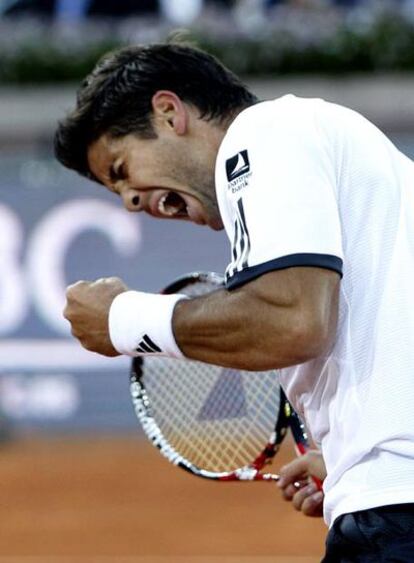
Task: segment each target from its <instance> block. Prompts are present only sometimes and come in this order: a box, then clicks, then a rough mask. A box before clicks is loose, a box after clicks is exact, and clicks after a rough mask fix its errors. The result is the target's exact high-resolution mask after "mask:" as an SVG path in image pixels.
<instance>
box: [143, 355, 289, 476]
mask: <svg viewBox="0 0 414 563" xmlns="http://www.w3.org/2000/svg"><path fill="white" fill-rule="evenodd" d="M143 381H144V384H145V387H146V390H147V393H148V396H149V398H150V402H151V410H152V413H153V416H154V418H155V420H156V421H157V424H158V425H159V427H160V430H161V432H162V433H163V435H164V437H165V438H166V439H167V441H168V442H169V443H170V444H171V446H173V447H174V448H175V450H176V451H178V452H179V453H180V454H181V455H182V456H183V457H185V458H187V459H188V460H189V461H190V462H192V463H194V464H195V465H197V466H199V467H202V468H204V469H207V470H211V471H219V472H220V471H228V470H232V469H237V468H238V467H241V466H243V465H246V464H248V463H249V462H251V461H252V460H253V459H255V458H256V456H257V455H258V454H259V453H260V452H261V451H262V449H263V447H264V446H265V444H266V443H267V442H268V440H269V437H270V435H271V434H272V431H273V429H274V424H275V420H276V418H277V416H278V397H279V392H278V390H279V382H278V377H277V374H276V372H263V373H252V372H243V371H237V370H228V369H223V368H220V367H218V366H212V365H208V364H202V363H199V362H189V361H188V360H185V361H182V360H173V359H167V360H166V359H165V358H155V357H154V358H148V360H146V362H145V366H144V374H143Z"/></svg>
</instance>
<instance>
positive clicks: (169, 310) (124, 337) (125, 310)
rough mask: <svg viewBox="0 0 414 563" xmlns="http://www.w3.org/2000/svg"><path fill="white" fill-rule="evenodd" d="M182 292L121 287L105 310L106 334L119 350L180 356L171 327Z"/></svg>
mask: <svg viewBox="0 0 414 563" xmlns="http://www.w3.org/2000/svg"><path fill="white" fill-rule="evenodd" d="M181 299H187V296H186V295H182V294H180V293H174V294H172V295H159V294H156V293H144V292H142V291H125V292H124V293H120V294H119V295H117V296H116V297H115V299H114V300H113V302H112V305H111V308H110V310H109V319H108V322H109V336H110V338H111V341H112V344H113V346H114V348H115V349H116V350H117V351H118V352H119V353H120V354H126V355H128V356H142V355H144V354H154V355H159V356H160V355H162V356H172V357H174V358H182V357H184V356H183V353H182V352H181V350H180V349H179V347H178V346H177V343H176V341H175V338H174V334H173V330H172V316H173V312H174V307H175V305H176V304H177V302H178V301H181Z"/></svg>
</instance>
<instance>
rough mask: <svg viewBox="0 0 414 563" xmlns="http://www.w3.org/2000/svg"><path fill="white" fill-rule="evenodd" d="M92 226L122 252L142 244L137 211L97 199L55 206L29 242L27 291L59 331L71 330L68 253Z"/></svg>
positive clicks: (45, 316)
mask: <svg viewBox="0 0 414 563" xmlns="http://www.w3.org/2000/svg"><path fill="white" fill-rule="evenodd" d="M89 230H93V231H99V232H101V233H102V234H103V235H105V236H106V237H107V238H108V239H109V240H110V242H111V243H112V245H113V247H114V248H115V250H116V251H117V252H119V253H120V254H121V255H123V256H129V255H132V254H134V253H136V252H137V250H138V249H139V247H140V244H141V229H140V223H139V221H138V218H137V215H136V214H131V215H129V214H127V213H125V210H123V209H121V208H119V207H118V206H116V205H113V204H111V203H108V202H105V201H102V200H98V199H76V200H70V201H67V202H65V203H63V204H61V205H59V206H58V207H56V208H54V209H52V210H51V211H50V212H49V213H48V214H47V215H46V217H45V218H44V219H43V220H42V221H41V222H40V223H39V224H38V225H37V227H36V229H35V230H34V232H33V234H32V236H31V237H30V241H29V244H28V248H27V281H28V291H29V292H30V293H31V296H32V300H33V303H34V305H35V307H36V309H37V311H38V313H39V315H40V316H41V317H42V318H43V319H44V320H45V322H46V323H47V324H48V326H50V327H51V328H53V329H54V330H56V331H57V332H59V333H60V334H65V335H67V334H68V333H69V326H68V323H67V321H65V319H64V318H63V317H62V309H63V307H64V304H65V289H66V286H67V283H66V280H65V257H66V254H67V251H68V249H69V247H70V245H71V243H72V242H73V240H74V239H75V238H76V237H77V236H78V235H79V234H80V233H82V232H84V231H89Z"/></svg>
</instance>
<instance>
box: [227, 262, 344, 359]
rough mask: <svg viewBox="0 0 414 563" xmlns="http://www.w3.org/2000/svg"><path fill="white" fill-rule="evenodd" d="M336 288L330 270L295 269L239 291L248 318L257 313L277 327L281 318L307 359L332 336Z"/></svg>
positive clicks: (334, 275) (275, 273)
mask: <svg viewBox="0 0 414 563" xmlns="http://www.w3.org/2000/svg"><path fill="white" fill-rule="evenodd" d="M339 287H340V276H339V274H338V273H336V272H334V271H332V270H328V269H324V268H314V267H296V268H286V269H283V270H276V271H272V272H268V273H266V274H264V275H262V276H260V277H258V278H257V279H254V280H253V281H251V282H249V283H246V284H245V285H244V286H242V287H241V288H240V289H239V291H240V292H243V293H245V296H246V299H245V300H246V303H248V304H249V305H248V306H249V308H250V309H251V313H252V315H255V314H258V312H259V311H260V314H261V315H264V316H265V318H266V322H267V323H268V324H269V325H271V324H272V317H274V322H275V323H277V324H280V316H281V315H283V316H284V317H285V319H286V322H285V324H284V326H285V327H286V330H287V331H290V332H291V335H292V338H295V337H296V338H297V339H298V338H300V340H301V342H302V344H303V346H304V347H306V348H308V349H309V353H310V354H311V355H318V353H320V352H321V351H322V350H323V349H325V348H326V347H327V346H329V345H330V343H331V342H332V339H333V338H334V336H335V332H336V325H337V319H338V302H339ZM236 291H237V290H236ZM266 336H267V335H266V334H265V337H266ZM262 337H263V335H262ZM268 337H269V338H271V334H268ZM314 349H315V352H312V350H314Z"/></svg>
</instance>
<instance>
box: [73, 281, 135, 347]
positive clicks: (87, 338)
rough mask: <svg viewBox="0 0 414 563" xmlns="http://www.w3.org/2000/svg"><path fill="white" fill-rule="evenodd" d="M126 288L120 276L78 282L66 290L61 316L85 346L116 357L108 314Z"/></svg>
mask: <svg viewBox="0 0 414 563" xmlns="http://www.w3.org/2000/svg"><path fill="white" fill-rule="evenodd" d="M124 291H128V288H127V287H126V285H125V284H124V282H123V281H122V280H120V279H119V278H101V279H99V280H96V281H94V282H88V281H78V282H77V283H74V284H73V285H70V286H69V287H68V288H67V290H66V307H65V309H64V311H63V316H64V317H65V318H66V319H67V320H68V321H69V322H70V324H71V325H72V334H73V336H75V338H77V339H78V340H79V342H80V343H81V344H82V346H83V347H84V348H86V349H87V350H91V351H92V352H97V353H98V354H102V355H103V356H119V353H118V352H117V351H116V350H115V348H114V347H113V346H112V343H111V340H110V338H109V328H108V315H109V309H110V307H111V303H112V301H113V300H114V299H115V297H116V296H117V295H119V294H120V293H123V292H124Z"/></svg>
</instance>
